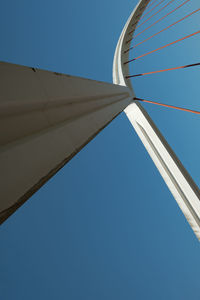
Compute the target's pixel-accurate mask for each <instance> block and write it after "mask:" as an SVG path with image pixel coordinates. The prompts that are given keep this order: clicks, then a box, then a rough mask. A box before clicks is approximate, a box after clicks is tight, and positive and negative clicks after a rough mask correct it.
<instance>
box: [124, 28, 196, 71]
mask: <svg viewBox="0 0 200 300" xmlns="http://www.w3.org/2000/svg"><path fill="white" fill-rule="evenodd" d="M198 33H200V30H198V31H196V32H194V33H192V34H189V35H187V36H184V37H183V38H181V39H178V40H176V41H174V42H172V43H169V44H166V45H164V46H162V47H159V48H157V49H155V50H152V51H150V52H147V53H145V54H142V55H140V56H138V57H135V58H133V59H131V60H128V61H126V62H124V65H125V64H128V63H130V62H132V61H135V60H136V59H139V58H141V57H144V56H147V55H149V54H151V53H154V52H156V51H158V50H161V49H164V48H166V47H168V46H171V45H173V44H176V43H178V42H180V41H183V40H186V39H187V38H189V37H192V36H194V35H196V34H198Z"/></svg>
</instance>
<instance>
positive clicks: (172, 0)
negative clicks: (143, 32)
mask: <svg viewBox="0 0 200 300" xmlns="http://www.w3.org/2000/svg"><path fill="white" fill-rule="evenodd" d="M172 2H174V0H171V1H169V3H167V4H166V5H165V6H163V7H162V8H160V9H159V10H158V11H157V12H156V13H155V14H153V15H152V16H151V17H149V18H148V19H146V20H145V21H144V22H143V23H141V24H140V25H138V26H137V27H136V28H135V29H137V28H139V27H140V26H142V25H143V24H145V23H146V22H147V21H149V20H150V19H151V18H153V17H154V16H155V15H157V14H158V13H159V12H161V11H162V10H163V9H164V8H166V7H167V6H168V5H170V4H171V3H172Z"/></svg>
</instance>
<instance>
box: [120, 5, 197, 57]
mask: <svg viewBox="0 0 200 300" xmlns="http://www.w3.org/2000/svg"><path fill="white" fill-rule="evenodd" d="M198 11H200V8H198V9H197V10H195V11H193V12H191V13H190V14H188V15H186V16H185V17H183V18H182V19H180V20H178V21H176V22H174V23H173V24H171V25H169V26H167V27H166V28H164V29H162V30H161V31H159V32H157V33H155V34H153V35H152V36H150V37H148V38H147V39H145V40H144V41H142V42H140V43H138V44H136V45H135V46H133V47H131V48H129V49H127V50H126V51H124V53H127V52H128V51H130V50H131V49H134V48H136V47H137V46H139V45H141V44H143V43H144V42H146V41H148V40H150V39H151V38H153V37H154V36H156V35H158V34H159V33H161V32H163V31H165V30H167V29H169V28H170V27H172V26H174V25H176V24H178V23H179V22H181V21H183V20H185V19H186V18H188V17H190V16H192V15H193V14H194V13H196V12H198Z"/></svg>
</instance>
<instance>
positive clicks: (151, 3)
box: [147, 0, 158, 8]
mask: <svg viewBox="0 0 200 300" xmlns="http://www.w3.org/2000/svg"><path fill="white" fill-rule="evenodd" d="M156 1H158V0H154V1H153V2H152V3H151V4H150V5H147V8H149V7H151V6H152V5H153V4H154V3H155V2H156Z"/></svg>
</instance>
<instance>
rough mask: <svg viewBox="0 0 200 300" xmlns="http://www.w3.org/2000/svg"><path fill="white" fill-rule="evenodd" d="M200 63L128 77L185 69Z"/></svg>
mask: <svg viewBox="0 0 200 300" xmlns="http://www.w3.org/2000/svg"><path fill="white" fill-rule="evenodd" d="M199 65H200V63H196V64H191V65H185V66H180V67H175V68H169V69H163V70H158V71H153V72H147V73H140V74H135V75H129V76H126V78H133V77H138V76H143V75H150V74H155V73H161V72H166V71H172V70H178V69H185V68H190V67H196V66H199Z"/></svg>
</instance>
